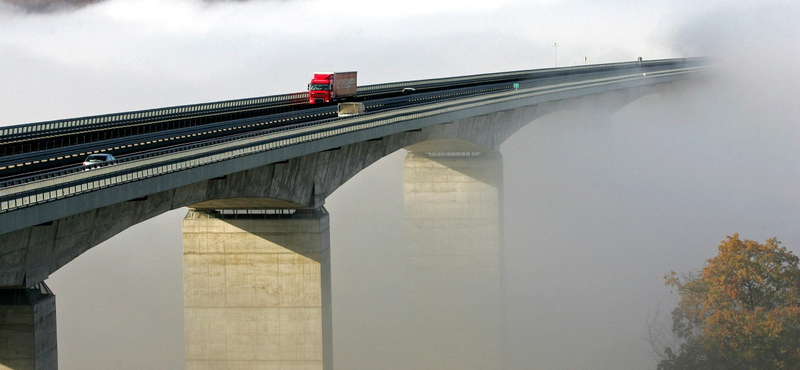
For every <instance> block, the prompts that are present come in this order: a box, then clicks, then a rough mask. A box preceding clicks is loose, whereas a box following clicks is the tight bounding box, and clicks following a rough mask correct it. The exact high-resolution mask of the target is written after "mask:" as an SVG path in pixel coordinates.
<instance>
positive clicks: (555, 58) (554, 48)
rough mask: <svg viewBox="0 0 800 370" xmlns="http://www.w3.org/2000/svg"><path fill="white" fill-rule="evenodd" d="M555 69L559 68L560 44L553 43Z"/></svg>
mask: <svg viewBox="0 0 800 370" xmlns="http://www.w3.org/2000/svg"><path fill="white" fill-rule="evenodd" d="M553 67H554V68H555V67H558V43H556V42H554V43H553Z"/></svg>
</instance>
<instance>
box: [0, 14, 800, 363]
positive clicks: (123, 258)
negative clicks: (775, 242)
mask: <svg viewBox="0 0 800 370" xmlns="http://www.w3.org/2000/svg"><path fill="white" fill-rule="evenodd" d="M798 39H800V7H799V6H798V5H797V4H796V2H795V1H722V0H719V1H702V2H698V1H689V0H676V1H624V0H616V1H603V2H593V1H585V0H576V1H554V0H542V1H520V0H509V1H502V0H497V1H417V0H410V1H404V2H377V1H337V2H334V1H314V0H309V1H244V2H237V1H219V2H205V1H199V0H176V1H155V0H136V1H134V0H106V1H100V2H97V3H94V4H91V5H88V6H83V7H65V8H62V9H60V10H56V11H52V9H51V11H47V12H37V11H31V9H23V8H21V7H19V6H15V5H11V4H10V3H8V2H0V71H1V72H0V76H2V84H0V112H2V114H1V115H0V125H12V124H20V123H28V122H36V121H44V120H51V119H60V118H69V117H77V116H85V115H93V114H101V113H111V112H120V111H125V110H136V109H147V108H155V107H164V106H170V105H178V104H192V103H200V102H207V101H218V100H226V99H234V98H243V97H253V96H263V95H273V94H282V93H289V92H297V91H302V90H303V89H305V86H306V84H307V83H308V79H309V77H310V74H311V73H312V72H313V71H316V70H357V71H359V80H360V81H359V82H360V83H361V84H371V83H381V82H390V81H400V80H410V79H420V78H430V77H443V76H454V75H465V74H474V73H485V72H493V71H506V70H518V69H531V68H544V67H552V66H553V64H554V62H555V61H557V63H558V65H559V66H565V65H574V64H583V63H584V58H587V60H588V62H589V63H590V64H591V63H606V62H617V61H629V60H634V59H636V58H637V57H639V56H642V57H643V58H645V59H655V58H670V57H690V56H702V55H710V56H716V57H720V58H721V59H720V60H721V61H722V64H723V66H722V67H721V68H720V70H721V71H722V72H723V73H721V74H722V75H723V78H721V79H719V80H717V82H715V83H714V84H713V85H712V86H706V87H697V88H696V89H694V90H687V92H686V93H685V94H678V95H670V94H656V95H652V96H649V97H646V98H643V99H641V100H640V101H637V102H635V103H634V104H631V105H630V106H627V107H625V108H624V109H623V110H622V111H620V112H618V113H617V114H615V115H614V116H613V117H610V118H606V119H602V120H596V119H590V118H587V117H585V116H583V115H581V114H579V113H576V112H564V113H559V114H554V115H552V116H548V117H545V118H543V119H541V120H537V121H535V122H534V123H533V124H531V125H529V126H528V127H526V128H525V129H523V130H522V131H520V132H519V133H518V134H516V135H515V136H514V137H512V138H511V139H509V140H508V142H507V143H506V144H504V146H503V148H502V152H503V155H504V161H505V162H504V166H505V182H506V183H505V192H506V194H505V196H506V209H505V212H506V222H507V223H506V233H507V234H506V249H507V251H506V255H507V258H508V261H506V262H507V265H506V271H504V274H505V277H506V280H507V281H508V287H507V288H508V292H507V294H508V299H507V303H508V307H507V319H508V321H509V324H508V327H509V332H508V336H509V338H510V339H511V340H509V342H508V343H509V345H508V348H507V349H506V350H507V356H508V358H509V369H531V368H534V369H586V370H590V369H591V370H596V369H642V368H648V367H649V366H652V361H651V360H650V358H649V357H648V353H647V344H646V343H645V342H643V337H644V336H645V334H646V333H645V329H646V327H645V322H646V320H647V318H648V317H649V315H651V314H652V313H653V312H654V310H655V309H656V308H657V306H658V305H659V304H661V306H662V309H664V310H668V309H671V305H673V304H674V299H672V298H670V295H669V291H668V289H666V288H665V287H663V280H662V276H663V274H664V273H667V272H669V271H670V270H677V271H690V270H692V269H699V268H701V267H702V265H703V262H704V260H705V259H707V258H710V257H713V255H714V254H715V253H716V246H717V245H718V243H719V241H721V240H722V239H724V237H725V236H726V235H730V234H733V233H735V232H739V233H741V236H742V237H743V238H747V239H756V240H759V241H763V240H764V239H766V238H769V237H773V236H774V237H778V239H779V240H781V241H783V242H784V244H785V245H786V246H787V247H789V249H791V250H793V251H795V252H799V251H800V234H799V232H800V231H798V230H799V229H798V227H797V225H798V224H800V190H798V189H800V150H798V147H800V145H797V143H798V142H800V124H798V123H800V122H798V120H799V119H800V118H799V117H800V104H798V101H797V98H796V97H797V87H798V86H800V67H798V63H797V61H798V60H800V50H799V49H800V46H798V45H800V44H799V43H798V42H797V40H798ZM554 43H558V45H559V46H558V48H554V47H553V44H554ZM403 157H404V153H402V152H398V153H396V154H395V155H392V156H390V157H387V158H386V159H385V160H383V161H381V162H379V163H377V164H376V165H375V166H373V167H371V168H369V169H367V170H366V171H364V172H363V173H361V174H359V175H358V176H357V177H356V178H355V179H354V180H352V181H351V182H349V183H348V184H346V185H345V186H344V187H342V188H341V189H340V190H339V191H337V193H335V194H334V195H333V196H331V197H330V198H329V199H328V200H327V205H326V207H327V208H328V210H329V211H330V213H331V230H332V235H331V237H332V253H333V255H332V259H333V268H334V272H333V274H334V276H333V279H334V298H333V299H334V336H335V337H334V338H335V340H336V341H337V342H336V344H335V350H336V354H335V358H336V365H337V368H345V369H370V368H376V367H375V366H378V365H380V364H381V363H382V362H385V361H392V360H393V358H392V354H391V353H388V354H387V353H370V352H369V351H367V350H364V348H369V345H370V343H375V340H376V339H384V340H388V339H386V338H388V337H389V336H390V334H391V330H392V328H393V327H392V325H394V324H397V323H391V322H389V323H387V322H383V321H382V320H381V318H384V319H385V318H386V317H387V316H388V315H389V314H388V313H390V312H391V310H392V307H391V298H390V297H391V296H392V294H393V292H395V291H396V289H397V287H396V286H395V285H393V284H395V283H396V280H398V279H399V280H402V279H401V278H398V277H396V276H394V275H397V274H400V272H399V271H398V267H397V266H396V265H393V264H392V259H391V258H387V256H390V257H391V256H396V255H397V253H398V252H397V250H398V248H402V244H401V241H400V240H401V239H402V230H401V226H402V217H403V216H402V160H403ZM376 205H382V206H376ZM183 214H184V211H182V210H177V211H173V212H170V213H168V214H165V215H163V216H161V217H158V218H156V219H154V220H151V221H149V222H146V223H143V224H140V225H137V226H136V227H134V228H131V229H130V230H128V231H126V232H125V233H123V234H120V235H119V236H118V237H116V238H114V239H112V240H110V241H108V242H106V243H104V244H103V245H101V246H98V247H96V248H94V249H92V250H91V251H89V252H87V253H85V254H84V255H82V256H80V257H79V258H78V259H76V260H75V261H73V262H72V263H70V264H69V265H67V266H66V267H64V268H62V269H61V270H60V271H58V272H56V273H55V274H54V275H53V276H51V278H50V279H49V280H48V284H49V285H50V287H51V288H52V289H53V290H54V292H55V293H56V295H57V297H58V322H59V327H58V330H59V359H60V367H61V368H62V369H67V370H69V369H89V368H98V369H99V368H119V369H140V368H154V369H180V368H182V367H183V325H182V323H183V311H182V310H183V306H182V304H183V303H182V292H183V288H182V271H181V263H182V262H181V261H182V255H181V248H180V245H181V235H180V219H181V218H182V217H183ZM376 216H377V217H376ZM365 229H369V230H380V231H381V232H380V233H371V234H370V235H368V236H365V235H363V232H362V231H363V230H365ZM376 244H382V245H385V246H387V249H385V250H383V251H382V250H380V249H376V248H374V247H375V245H376ZM392 246H394V247H397V248H395V249H392V248H390V247H392ZM393 273H397V274H393ZM376 292H379V293H376ZM387 302H389V303H387ZM370 314H372V315H374V316H370ZM364 322H369V323H371V324H370V325H366V326H364V325H363V323H364ZM359 325H361V327H359ZM359 338H368V339H369V340H364V339H359ZM389 342H390V343H391V340H389ZM394 360H396V359H394ZM395 365H396V366H397V367H398V368H402V366H401V364H395ZM340 366H341V367H340Z"/></svg>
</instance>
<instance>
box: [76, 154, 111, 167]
mask: <svg viewBox="0 0 800 370" xmlns="http://www.w3.org/2000/svg"><path fill="white" fill-rule="evenodd" d="M114 159H115V158H114V156H113V155H111V154H105V153H101V154H90V155H89V156H88V157H86V159H84V160H83V166H84V167H86V166H92V167H99V166H100V165H101V163H105V162H109V161H113V160H114Z"/></svg>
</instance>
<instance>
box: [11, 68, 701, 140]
mask: <svg viewBox="0 0 800 370" xmlns="http://www.w3.org/2000/svg"><path fill="white" fill-rule="evenodd" d="M702 60H704V59H703V58H688V59H686V58H678V59H659V60H647V61H641V62H622V63H607V64H593V65H583V66H572V67H560V68H546V69H533V70H520V71H511V72H496V73H485V74H477V75H469V76H458V77H447V78H434V79H425V80H415V81H401V82H392V83H385V84H376V85H366V86H359V87H358V93H359V94H367V93H374V92H381V91H392V90H398V89H402V88H403V87H434V86H447V85H452V84H457V83H460V84H463V83H479V82H489V81H496V80H504V79H517V78H533V77H536V76H540V75H546V74H552V73H554V72H559V73H569V72H571V71H581V70H599V69H605V68H624V67H630V66H636V65H647V66H651V65H656V64H663V65H669V64H674V63H680V62H684V63H685V62H687V61H698V62H699V61H702ZM306 99H308V93H307V92H298V93H291V94H283V95H273V96H263V97H256V98H245V99H236V100H225V101H219V102H212V103H202V104H192V105H180V106H174V107H166V108H155V109H147V110H140V111H131V112H123V113H115V114H106V115H95V116H87V117H80V118H70V119H65V120H55V121H46V122H37V123H29V124H23V125H14V126H6V127H0V138H3V139H8V138H11V137H20V136H31V135H33V134H36V133H41V132H46V131H61V130H70V129H76V128H80V127H84V126H96V125H98V124H105V125H113V124H118V123H123V122H128V121H131V120H141V119H151V120H157V119H163V118H165V117H175V116H178V117H180V116H183V115H191V114H199V113H204V112H207V111H216V110H221V109H235V108H239V107H247V106H252V105H260V104H270V103H271V104H280V103H298V102H305V101H306ZM0 141H2V140H0Z"/></svg>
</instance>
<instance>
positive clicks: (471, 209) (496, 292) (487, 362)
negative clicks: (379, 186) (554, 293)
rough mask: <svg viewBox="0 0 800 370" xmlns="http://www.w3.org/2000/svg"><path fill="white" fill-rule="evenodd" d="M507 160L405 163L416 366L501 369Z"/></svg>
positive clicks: (425, 156)
mask: <svg viewBox="0 0 800 370" xmlns="http://www.w3.org/2000/svg"><path fill="white" fill-rule="evenodd" d="M502 161H503V159H502V156H501V155H500V153H499V152H496V151H490V152H428V153H422V152H410V153H409V154H408V156H407V157H406V159H405V161H404V168H405V172H404V194H405V195H404V198H405V200H404V203H405V227H406V233H405V234H406V243H405V254H406V266H407V281H406V286H407V296H408V302H407V305H408V306H407V308H408V309H407V312H408V318H407V320H408V326H407V335H408V338H407V342H408V343H409V346H410V347H409V349H408V350H409V355H408V356H407V360H408V368H409V369H431V370H433V369H459V370H464V369H475V370H478V369H502V368H503V365H502V362H503V354H502V347H503V345H502V342H503V335H502V333H503V329H502V325H503V305H502V300H503V295H502V279H501V265H502V257H503V255H502V253H503V247H502V245H503V243H502V214H503V213H502V204H503V192H502V189H503V186H502V184H503V162H502Z"/></svg>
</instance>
